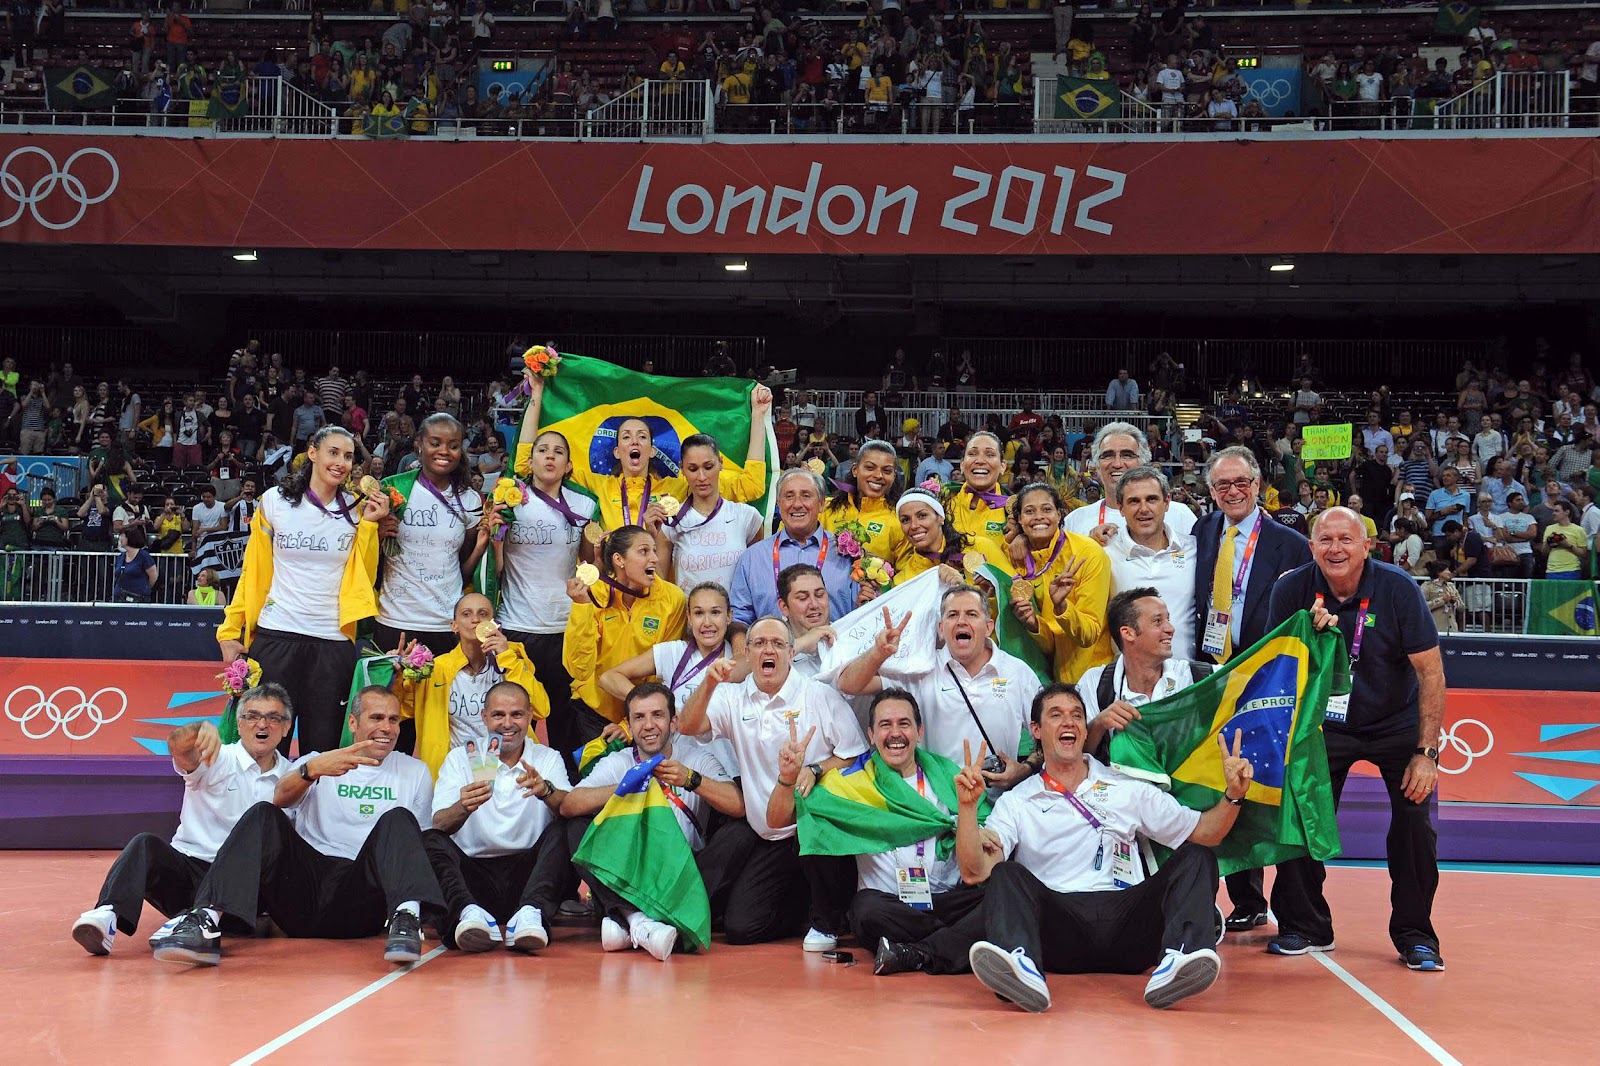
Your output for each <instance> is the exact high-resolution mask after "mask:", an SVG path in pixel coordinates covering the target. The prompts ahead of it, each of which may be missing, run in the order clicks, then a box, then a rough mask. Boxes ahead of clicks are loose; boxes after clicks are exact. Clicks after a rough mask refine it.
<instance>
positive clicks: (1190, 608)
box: [1106, 507, 1199, 655]
mask: <svg viewBox="0 0 1600 1066" xmlns="http://www.w3.org/2000/svg"><path fill="white" fill-rule="evenodd" d="M1177 509H1178V508H1174V510H1177ZM1181 509H1182V511H1183V513H1184V514H1188V513H1189V509H1188V508H1187V507H1183V508H1181ZM1172 513H1173V512H1172V511H1168V512H1167V526H1166V531H1167V546H1166V547H1165V548H1163V549H1161V550H1160V551H1153V550H1151V549H1150V548H1146V547H1145V546H1144V545H1143V544H1136V543H1134V541H1133V538H1132V537H1130V536H1128V530H1127V527H1126V526H1124V527H1123V528H1121V529H1119V530H1117V535H1116V536H1114V537H1112V538H1111V543H1109V544H1107V545H1106V555H1107V556H1108V557H1109V558H1110V559H1111V594H1112V595H1113V596H1114V595H1116V594H1117V593H1119V592H1122V591H1124V590H1125V589H1136V588H1141V587H1143V586H1145V585H1149V586H1151V587H1153V588H1154V589H1155V590H1156V592H1157V593H1158V594H1159V595H1160V596H1161V602H1162V603H1164V604H1166V605H1167V614H1168V616H1169V617H1170V618H1171V619H1172V647H1173V648H1174V649H1175V650H1177V653H1178V654H1180V655H1188V654H1190V652H1191V651H1193V649H1194V568H1195V557H1196V556H1197V554H1198V550H1199V549H1198V544H1197V542H1196V541H1195V538H1194V537H1193V536H1191V535H1189V534H1187V533H1179V532H1177V530H1175V529H1174V528H1173V526H1172Z"/></svg>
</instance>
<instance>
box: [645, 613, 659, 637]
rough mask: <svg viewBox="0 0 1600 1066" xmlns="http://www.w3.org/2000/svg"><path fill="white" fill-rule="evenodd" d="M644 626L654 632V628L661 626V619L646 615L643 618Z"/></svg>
mask: <svg viewBox="0 0 1600 1066" xmlns="http://www.w3.org/2000/svg"><path fill="white" fill-rule="evenodd" d="M644 627H645V628H646V629H648V630H650V631H651V632H652V633H654V632H655V631H656V630H658V629H660V628H661V619H659V618H650V617H648V616H647V617H646V618H645V620H644Z"/></svg>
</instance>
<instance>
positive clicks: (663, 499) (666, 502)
mask: <svg viewBox="0 0 1600 1066" xmlns="http://www.w3.org/2000/svg"><path fill="white" fill-rule="evenodd" d="M651 502H652V503H654V504H655V505H656V506H657V507H659V508H661V513H662V514H664V515H666V516H667V517H668V518H672V517H675V516H676V515H677V513H678V512H679V511H680V510H682V509H683V504H681V503H679V502H678V498H677V497H676V496H657V497H656V498H655V499H654V500H652V501H651Z"/></svg>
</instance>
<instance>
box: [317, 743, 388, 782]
mask: <svg viewBox="0 0 1600 1066" xmlns="http://www.w3.org/2000/svg"><path fill="white" fill-rule="evenodd" d="M380 750H382V746H381V745H380V744H378V743H377V742H376V741H371V740H358V741H357V742H356V743H354V744H352V745H350V746H349V747H348V748H339V749H337V750H335V751H325V752H323V753H322V754H321V755H318V756H317V757H316V758H315V759H312V760H311V776H312V777H343V776H344V775H345V774H347V773H349V772H350V771H351V770H354V769H355V768H356V767H358V766H377V765H378V764H379V763H381V762H382V761H383V760H382V759H379V758H377V757H376V754H375V753H376V752H378V751H380Z"/></svg>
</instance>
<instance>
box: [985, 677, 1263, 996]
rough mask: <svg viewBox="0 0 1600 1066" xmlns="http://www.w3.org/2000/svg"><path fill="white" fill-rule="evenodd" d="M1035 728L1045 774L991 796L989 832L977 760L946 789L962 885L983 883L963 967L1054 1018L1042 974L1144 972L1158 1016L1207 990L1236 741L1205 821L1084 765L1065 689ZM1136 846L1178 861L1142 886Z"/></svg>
mask: <svg viewBox="0 0 1600 1066" xmlns="http://www.w3.org/2000/svg"><path fill="white" fill-rule="evenodd" d="M1031 719H1032V728H1033V734H1034V738H1035V740H1036V741H1037V742H1038V744H1039V747H1040V749H1041V750H1042V751H1043V752H1044V769H1043V770H1042V772H1041V773H1040V774H1039V776H1038V777H1035V778H1029V779H1028V780H1027V781H1025V782H1023V784H1022V785H1020V786H1018V787H1017V788H1014V789H1012V790H1011V791H1010V792H1008V793H1006V794H1005V795H1004V796H1002V797H1000V800H999V801H998V802H997V803H996V804H995V807H994V811H993V813H991V814H990V815H989V819H988V823H987V825H986V826H985V829H984V830H980V829H979V826H978V805H979V803H980V802H981V801H982V799H983V798H984V795H985V793H986V791H987V786H988V783H987V782H986V781H985V780H984V777H983V774H982V772H981V767H980V764H981V763H982V761H983V750H982V748H980V749H979V751H978V757H977V759H973V758H971V757H970V755H969V756H968V757H967V758H966V759H964V760H963V761H964V762H965V765H964V766H963V768H962V770H961V772H960V773H959V774H957V775H956V779H955V786H956V795H957V802H958V804H959V809H958V812H957V817H956V858H957V860H958V861H959V862H960V864H961V878H962V880H963V881H965V882H967V883H968V884H983V883H987V884H988V892H987V894H986V896H985V898H984V915H985V922H984V925H985V939H983V940H980V941H978V942H977V943H975V944H973V945H972V948H971V950H970V952H969V956H968V957H969V961H970V963H971V965H972V971H973V973H974V974H975V975H976V976H977V978H978V980H979V981H981V982H982V983H983V984H984V986H985V987H987V988H988V989H989V990H990V991H992V992H994V993H995V994H996V995H998V996H1000V997H1001V998H1002V999H1005V1000H1007V1001H1009V1002H1011V1003H1015V1004H1016V1005H1017V1006H1019V1007H1021V1008H1022V1009H1023V1010H1027V1011H1031V1012H1035V1013H1037V1012H1039V1011H1043V1010H1048V1009H1049V1007H1050V989H1049V986H1048V985H1047V984H1046V983H1045V978H1044V974H1045V971H1051V972H1055V973H1107V972H1109V973H1141V972H1143V971H1144V970H1146V969H1149V968H1150V967H1151V966H1155V967H1156V969H1155V972H1154V973H1153V974H1151V976H1150V980H1149V982H1148V983H1147V984H1146V985H1145V991H1144V999H1145V1002H1146V1003H1148V1004H1149V1005H1150V1006H1152V1007H1157V1008H1165V1007H1170V1006H1172V1005H1174V1004H1175V1003H1178V1002H1179V1001H1180V1000H1183V999H1186V998H1188V997H1189V996H1193V995H1196V994H1198V993H1201V992H1204V991H1205V990H1206V989H1208V988H1210V987H1211V985H1212V984H1213V983H1214V982H1215V981H1216V979H1217V974H1218V972H1219V971H1220V970H1221V968H1222V960H1221V959H1220V958H1219V957H1218V956H1217V953H1216V951H1215V950H1214V948H1215V946H1216V944H1217V941H1218V939H1219V937H1220V934H1221V930H1220V927H1219V925H1218V923H1217V912H1216V902H1215V900H1216V895H1217V857H1216V854H1215V853H1214V852H1212V850H1211V847H1212V846H1213V845H1216V844H1218V843H1220V842H1221V841H1222V840H1223V839H1224V838H1225V837H1226V836H1227V835H1228V831H1229V830H1230V829H1232V828H1233V824H1234V821H1235V820H1236V819H1237V818H1238V815H1239V804H1240V803H1242V802H1243V801H1244V799H1245V796H1246V794H1247V793H1248V791H1249V789H1250V782H1251V777H1252V775H1253V771H1252V768H1251V765H1250V761H1249V760H1248V759H1245V758H1242V757H1241V756H1240V737H1241V734H1240V733H1239V732H1236V733H1235V734H1234V737H1233V747H1232V750H1231V751H1230V750H1229V749H1228V746H1227V744H1226V742H1225V741H1224V740H1223V738H1222V737H1220V736H1219V737H1218V738H1217V744H1218V747H1219V748H1220V749H1221V755H1222V777H1223V781H1224V789H1223V794H1222V798H1221V799H1219V800H1218V801H1217V802H1216V803H1215V805H1213V806H1212V807H1211V808H1210V809H1209V810H1206V811H1205V812H1200V811H1196V810H1190V809H1189V808H1187V807H1184V806H1182V805H1181V804H1179V803H1178V801H1177V800H1175V799H1173V798H1172V797H1171V796H1170V795H1167V794H1166V793H1163V792H1162V791H1161V790H1160V789H1159V788H1157V787H1156V786H1155V785H1153V784H1150V783H1149V782H1147V781H1141V780H1136V779H1134V778H1131V777H1127V776H1124V775H1122V774H1120V773H1117V772H1116V771H1115V770H1112V769H1111V768H1109V767H1107V766H1105V765H1103V764H1102V763H1100V762H1099V761H1098V760H1097V759H1095V758H1094V757H1093V756H1091V755H1089V754H1087V753H1086V752H1085V750H1084V745H1085V743H1086V742H1087V739H1088V721H1087V718H1086V715H1085V712H1084V706H1083V701H1082V700H1081V699H1080V698H1079V697H1078V694H1077V691H1076V690H1075V689H1074V688H1073V687H1072V686H1071V685H1068V684H1064V683H1061V682H1054V683H1052V684H1049V685H1046V686H1045V687H1044V688H1042V689H1040V690H1039V693H1038V695H1036V696H1035V697H1034V700H1033V707H1032V710H1031ZM1069 808H1070V809H1069ZM985 830H986V831H985ZM991 833H992V834H993V836H992V838H991V837H990V836H989V834H991ZM1140 837H1146V838H1149V839H1151V840H1153V841H1155V842H1156V843H1159V844H1162V845H1164V846H1166V847H1169V848H1172V849H1174V850H1173V853H1172V855H1171V856H1170V857H1169V858H1168V859H1167V861H1166V862H1165V863H1164V864H1163V865H1162V866H1161V868H1160V869H1159V870H1157V871H1156V872H1155V873H1154V874H1153V875H1151V876H1148V877H1146V876H1145V872H1144V868H1143V863H1142V861H1141V857H1140V854H1139V838H1140Z"/></svg>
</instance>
